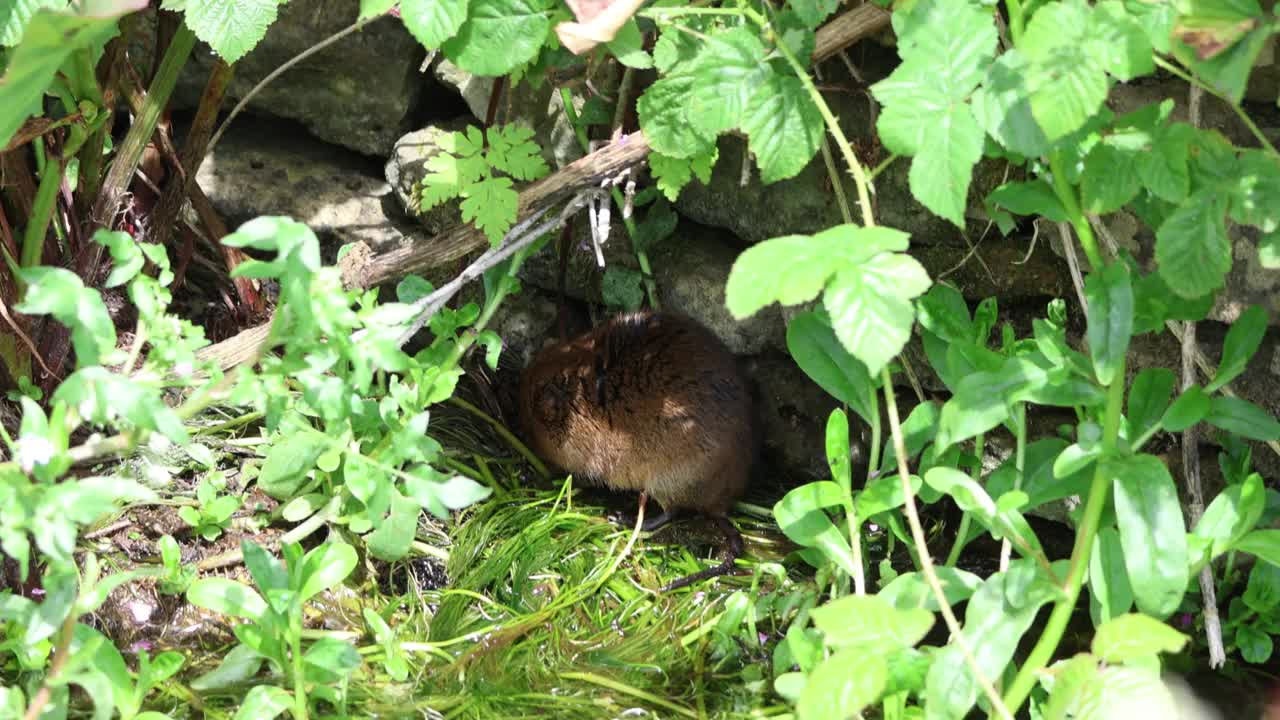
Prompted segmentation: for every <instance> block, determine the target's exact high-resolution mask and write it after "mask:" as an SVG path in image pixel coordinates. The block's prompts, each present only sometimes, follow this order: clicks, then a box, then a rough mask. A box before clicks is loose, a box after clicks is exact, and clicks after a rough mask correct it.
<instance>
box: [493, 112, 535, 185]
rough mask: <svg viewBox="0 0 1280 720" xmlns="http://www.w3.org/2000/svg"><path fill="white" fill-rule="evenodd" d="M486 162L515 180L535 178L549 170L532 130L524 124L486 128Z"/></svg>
mask: <svg viewBox="0 0 1280 720" xmlns="http://www.w3.org/2000/svg"><path fill="white" fill-rule="evenodd" d="M485 157H486V158H487V159H488V161H489V164H491V165H493V166H494V167H495V168H497V169H499V170H501V171H503V172H505V173H507V174H508V175H510V176H511V177H514V178H515V179H517V180H537V179H538V178H540V177H542V176H544V175H546V174H547V173H548V172H550V168H548V167H547V161H546V160H543V159H542V154H541V152H540V150H539V149H538V144H537V143H536V142H535V141H534V139H533V130H532V129H531V128H527V127H524V126H523V125H505V126H502V127H501V128H490V129H489V151H488V153H487V154H486V155H485Z"/></svg>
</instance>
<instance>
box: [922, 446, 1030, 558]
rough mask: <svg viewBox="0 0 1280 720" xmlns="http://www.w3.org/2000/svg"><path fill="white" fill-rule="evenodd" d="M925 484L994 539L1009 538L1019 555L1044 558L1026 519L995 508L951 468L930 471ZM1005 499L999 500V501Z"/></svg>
mask: <svg viewBox="0 0 1280 720" xmlns="http://www.w3.org/2000/svg"><path fill="white" fill-rule="evenodd" d="M924 479H925V482H927V483H928V484H929V485H930V487H932V488H934V489H935V490H937V491H939V492H942V493H946V494H947V495H950V496H951V498H952V499H953V500H955V502H956V505H958V506H960V509H961V510H962V511H964V512H967V513H969V514H971V515H972V516H973V518H974V519H975V520H977V521H978V522H980V523H981V524H982V525H983V527H985V528H987V529H988V530H989V531H990V532H991V534H992V535H993V536H994V537H995V538H996V539H1002V538H1006V537H1007V538H1009V539H1010V540H1012V541H1013V544H1014V547H1015V549H1016V550H1017V551H1018V553H1019V554H1022V555H1027V554H1028V553H1029V552H1030V553H1034V554H1036V555H1043V554H1044V550H1043V548H1041V547H1040V541H1039V539H1038V538H1036V535H1035V532H1034V531H1032V529H1031V526H1030V525H1028V524H1027V520H1026V518H1024V517H1023V516H1022V514H1021V513H1019V512H1018V511H1017V510H1016V509H1006V508H1004V507H1003V506H1002V505H1001V504H997V503H996V502H995V501H993V500H992V499H991V496H990V495H988V494H987V491H986V490H985V489H983V487H982V486H981V485H979V484H978V483H976V482H974V481H973V479H972V478H970V477H969V476H968V475H966V474H964V473H962V472H960V471H959V470H957V469H955V468H953V467H934V468H930V469H929V471H928V472H926V473H925V475H924ZM1005 498H1006V496H1001V501H1002V502H1003V501H1004V500H1005Z"/></svg>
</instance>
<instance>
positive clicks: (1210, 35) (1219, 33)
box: [1171, 0, 1272, 105]
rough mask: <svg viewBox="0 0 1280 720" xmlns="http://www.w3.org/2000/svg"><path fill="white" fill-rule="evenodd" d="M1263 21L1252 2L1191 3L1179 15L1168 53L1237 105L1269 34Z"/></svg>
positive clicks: (1260, 9)
mask: <svg viewBox="0 0 1280 720" xmlns="http://www.w3.org/2000/svg"><path fill="white" fill-rule="evenodd" d="M1180 9H1181V8H1180ZM1266 20H1267V18H1266V17H1265V16H1264V15H1263V13H1262V8H1261V7H1259V6H1258V3H1257V2H1256V1H1255V0H1230V1H1228V2H1219V1H1206V0H1202V1H1200V2H1192V3H1189V5H1188V7H1187V8H1186V9H1185V10H1183V11H1182V12H1181V13H1179V17H1178V19H1177V23H1176V25H1175V26H1174V30H1173V42H1172V46H1171V50H1172V51H1173V54H1174V56H1175V57H1177V58H1178V60H1179V61H1181V62H1182V63H1183V64H1184V65H1187V66H1188V67H1190V68H1192V69H1193V70H1194V71H1195V72H1196V75H1197V76H1198V77H1201V78H1203V79H1204V80H1206V81H1208V82H1209V84H1210V85H1212V86H1213V88H1215V89H1216V90H1217V91H1218V92H1219V93H1221V94H1223V95H1225V96H1227V98H1229V100H1230V102H1231V103H1233V104H1236V105H1238V104H1239V103H1240V101H1241V99H1242V98H1243V97H1244V90H1245V85H1246V83H1247V81H1248V79H1249V71H1250V70H1252V69H1253V66H1254V62H1255V61H1256V60H1257V57H1258V53H1259V52H1261V51H1262V46H1263V45H1264V44H1265V43H1266V40H1267V38H1268V37H1270V35H1271V32H1272V27H1271V25H1270V24H1269V23H1268V22H1267V21H1266Z"/></svg>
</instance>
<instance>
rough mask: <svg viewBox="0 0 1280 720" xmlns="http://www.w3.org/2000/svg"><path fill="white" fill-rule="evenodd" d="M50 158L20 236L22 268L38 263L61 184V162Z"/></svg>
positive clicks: (41, 175) (41, 174) (42, 172)
mask: <svg viewBox="0 0 1280 720" xmlns="http://www.w3.org/2000/svg"><path fill="white" fill-rule="evenodd" d="M50 160H51V161H52V162H46V163H45V166H44V170H42V171H41V173H40V185H39V186H38V187H37V188H36V196H35V199H34V200H33V201H32V203H31V217H30V219H29V220H28V221H27V230H26V232H25V233H23V236H22V257H21V263H22V267H24V268H29V267H34V266H36V265H39V264H40V254H41V252H42V251H43V250H44V239H45V235H46V234H47V233H48V232H49V220H50V219H51V218H52V217H53V205H54V202H55V201H56V200H57V197H58V187H59V186H60V185H61V184H62V163H60V162H57V161H56V160H54V158H52V157H51V158H50Z"/></svg>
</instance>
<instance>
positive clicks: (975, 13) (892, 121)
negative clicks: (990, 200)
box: [871, 0, 997, 228]
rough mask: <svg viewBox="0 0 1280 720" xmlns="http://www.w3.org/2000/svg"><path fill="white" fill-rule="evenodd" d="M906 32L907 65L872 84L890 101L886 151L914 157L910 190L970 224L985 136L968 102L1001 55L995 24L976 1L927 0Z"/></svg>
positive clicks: (882, 123)
mask: <svg viewBox="0 0 1280 720" xmlns="http://www.w3.org/2000/svg"><path fill="white" fill-rule="evenodd" d="M895 17H902V16H900V15H895ZM899 31H900V33H905V35H900V36H899V52H900V54H901V55H902V58H903V62H902V64H901V65H899V66H898V67H897V69H895V70H894V71H893V73H892V74H891V75H890V76H889V77H888V78H885V79H884V80H882V81H880V82H878V83H876V84H875V85H873V86H872V87H871V92H872V93H873V94H874V95H875V97H876V99H877V100H879V101H880V102H881V103H882V104H883V105H884V110H883V111H881V113H880V117H879V118H878V119H877V121H876V128H877V130H878V131H879V133H880V137H881V139H882V141H883V142H884V144H885V146H886V147H887V148H889V149H890V150H892V151H893V152H896V153H899V154H902V155H910V156H912V158H913V159H912V162H911V171H910V174H909V178H908V179H909V182H910V187H911V194H912V195H913V196H915V198H916V199H917V200H919V201H920V202H921V203H922V204H923V205H924V206H925V207H927V208H929V210H931V211H932V212H933V213H935V214H936V215H938V216H940V217H943V218H946V219H947V220H950V221H951V222H952V223H953V224H955V225H956V226H957V227H961V228H963V227H964V211H965V200H966V197H967V195H968V191H969V182H970V180H971V178H972V175H973V167H974V165H976V164H977V162H978V160H980V159H981V158H982V137H983V133H982V129H981V128H980V127H979V125H978V122H977V120H976V119H975V118H974V116H973V112H972V110H971V109H970V107H969V105H968V103H967V102H966V100H967V98H968V96H969V94H970V93H972V92H973V90H974V88H976V87H977V85H978V82H979V81H980V80H981V79H982V75H983V73H984V71H985V70H986V67H987V65H988V64H989V63H990V62H991V59H992V57H993V56H994V54H995V48H996V41H997V36H996V30H995V25H994V24H993V23H992V21H991V14H990V13H989V12H987V11H984V10H983V9H981V8H980V7H978V6H976V5H973V4H970V3H967V2H936V1H932V0H926V1H924V2H918V3H916V4H915V5H914V7H913V8H912V10H911V11H910V13H908V14H906V15H905V18H904V19H902V21H901V28H900V29H899Z"/></svg>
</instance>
